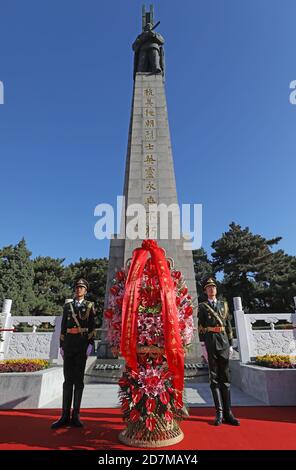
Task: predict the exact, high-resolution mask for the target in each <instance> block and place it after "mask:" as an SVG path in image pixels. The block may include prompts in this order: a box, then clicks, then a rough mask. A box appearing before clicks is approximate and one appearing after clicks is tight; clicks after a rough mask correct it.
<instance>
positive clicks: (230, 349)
mask: <svg viewBox="0 0 296 470" xmlns="http://www.w3.org/2000/svg"><path fill="white" fill-rule="evenodd" d="M232 355H233V347H232V346H229V357H231V356H232Z"/></svg>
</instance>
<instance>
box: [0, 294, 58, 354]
mask: <svg viewBox="0 0 296 470" xmlns="http://www.w3.org/2000/svg"><path fill="white" fill-rule="evenodd" d="M11 303H12V302H11V300H10V299H5V300H4V303H3V308H2V313H1V314H0V328H1V330H2V332H1V335H2V340H3V341H2V342H0V359H21V358H25V359H49V360H50V361H51V362H57V360H58V358H59V336H60V329H61V321H62V317H61V316H12V315H11ZM20 323H27V324H28V325H29V326H32V331H29V332H25V333H23V332H14V331H13V329H14V327H16V326H18V325H19V324H20ZM43 323H49V324H50V325H51V326H52V327H54V331H49V332H37V331H36V330H37V327H38V326H41V325H42V324H43Z"/></svg>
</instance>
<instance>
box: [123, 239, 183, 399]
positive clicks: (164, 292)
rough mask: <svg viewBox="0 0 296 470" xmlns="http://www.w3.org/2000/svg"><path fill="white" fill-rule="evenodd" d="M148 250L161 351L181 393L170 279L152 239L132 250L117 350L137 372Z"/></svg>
mask: <svg viewBox="0 0 296 470" xmlns="http://www.w3.org/2000/svg"><path fill="white" fill-rule="evenodd" d="M149 253H150V256H151V260H152V263H153V265H154V266H155V268H156V272H157V276H158V279H159V285H160V295H161V302H162V319H163V326H164V340H165V353H166V358H167V363H168V368H169V370H170V372H171V374H172V376H173V384H174V387H175V389H176V390H177V391H179V392H180V393H182V391H183V388H184V350H183V346H182V341H181V336H180V331H179V323H178V316H177V307H176V299H175V287H174V281H173V279H172V277H171V273H170V270H169V267H168V264H167V260H166V257H165V251H164V249H163V248H161V247H159V246H158V244H157V242H156V241H155V240H144V241H143V243H142V247H141V248H136V249H135V250H134V251H133V257H132V261H131V264H130V268H129V272H128V277H127V280H126V283H125V292H124V297H123V304H122V329H121V342H120V350H121V354H122V356H123V357H124V358H125V360H126V363H127V365H128V367H130V368H131V369H132V370H133V371H135V372H137V368H138V367H137V319H138V307H139V304H140V285H141V277H142V274H143V271H144V267H145V264H146V262H147V259H148V255H149Z"/></svg>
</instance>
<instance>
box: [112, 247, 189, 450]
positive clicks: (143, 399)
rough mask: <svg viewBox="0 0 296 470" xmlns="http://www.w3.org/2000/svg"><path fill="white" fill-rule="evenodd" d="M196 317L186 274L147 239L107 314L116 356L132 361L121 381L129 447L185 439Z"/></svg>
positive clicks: (116, 286) (117, 282) (123, 436)
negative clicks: (188, 362)
mask: <svg viewBox="0 0 296 470" xmlns="http://www.w3.org/2000/svg"><path fill="white" fill-rule="evenodd" d="M149 254H150V257H149ZM148 257H149V258H148ZM192 312H193V304H192V299H191V297H190V295H188V289H187V287H186V284H185V281H184V278H183V276H182V273H181V272H180V271H176V270H175V269H174V265H173V261H172V260H170V261H168V260H167V259H166V257H165V251H164V250H163V249H162V248H160V247H159V246H158V245H157V243H156V242H155V241H153V240H145V241H144V242H143V244H142V247H141V248H137V249H136V250H134V252H133V258H132V260H131V263H130V265H129V266H126V268H125V270H121V271H119V272H117V273H116V277H115V279H114V281H113V286H112V287H111V289H110V296H109V305H108V309H107V310H106V311H105V317H106V319H107V321H108V327H109V328H108V338H109V341H110V343H111V346H112V348H113V351H114V354H117V353H118V352H119V351H120V354H121V355H122V356H123V357H124V358H125V361H126V367H125V370H124V372H123V374H122V377H121V378H120V380H119V386H120V391H119V398H120V402H121V408H122V413H123V420H124V422H125V424H126V428H125V429H124V430H123V431H122V432H121V433H120V435H119V439H120V441H121V442H123V443H124V444H126V445H128V446H133V447H145V448H147V447H150V448H154V447H164V446H170V445H173V444H176V443H177V442H180V441H181V440H182V439H183V437H184V436H183V432H182V430H181V429H180V422H181V420H182V418H183V417H184V404H183V391H184V353H185V350H186V349H187V348H188V347H189V345H190V341H191V338H192V336H193V318H192Z"/></svg>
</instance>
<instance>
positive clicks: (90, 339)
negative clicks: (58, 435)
mask: <svg viewBox="0 0 296 470" xmlns="http://www.w3.org/2000/svg"><path fill="white" fill-rule="evenodd" d="M88 287H89V286H88V282H87V281H86V280H85V279H79V280H78V281H77V282H76V284H75V298H74V300H73V301H71V302H68V303H66V304H65V306H64V312H63V318H62V325H61V336H60V352H61V355H62V357H63V359H64V378H65V381H64V384H63V412H62V416H61V418H60V419H59V420H58V421H55V422H54V423H53V424H52V425H51V427H52V429H57V428H60V427H62V426H67V425H72V426H75V427H82V426H83V424H82V422H81V421H80V416H79V413H80V404H81V399H82V392H83V388H84V382H83V378H84V371H85V365H86V359H87V357H88V356H89V355H90V353H91V351H92V349H93V344H94V336H95V310H94V305H93V303H92V302H89V301H87V300H85V298H84V297H85V295H86V292H87V290H88ZM73 389H74V399H73V412H72V417H70V413H71V405H72V398H73Z"/></svg>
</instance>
